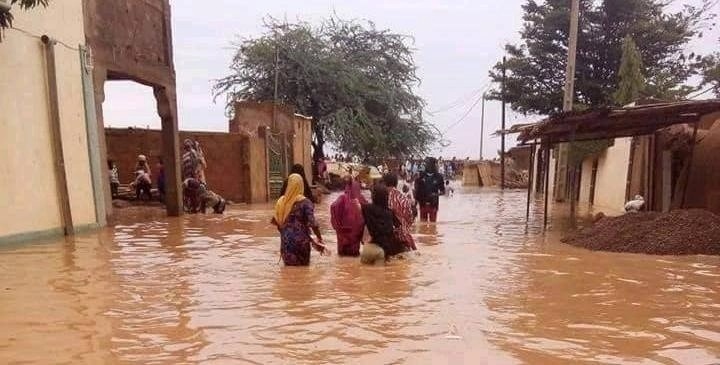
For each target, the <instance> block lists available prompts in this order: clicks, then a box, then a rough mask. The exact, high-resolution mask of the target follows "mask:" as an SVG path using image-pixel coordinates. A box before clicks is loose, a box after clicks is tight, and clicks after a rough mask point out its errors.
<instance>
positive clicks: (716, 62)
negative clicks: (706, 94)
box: [702, 52, 720, 97]
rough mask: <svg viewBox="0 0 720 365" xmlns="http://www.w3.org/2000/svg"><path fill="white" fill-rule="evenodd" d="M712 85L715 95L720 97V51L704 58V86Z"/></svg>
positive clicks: (711, 88)
mask: <svg viewBox="0 0 720 365" xmlns="http://www.w3.org/2000/svg"><path fill="white" fill-rule="evenodd" d="M707 86H710V90H711V91H712V92H713V93H714V94H715V96H717V97H720V52H716V53H714V54H712V55H709V56H707V57H705V59H704V60H703V83H702V87H707Z"/></svg>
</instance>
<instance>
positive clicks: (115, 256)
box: [0, 189, 720, 365]
mask: <svg viewBox="0 0 720 365" xmlns="http://www.w3.org/2000/svg"><path fill="white" fill-rule="evenodd" d="M461 190H462V189H461ZM327 200H329V199H327ZM327 211H328V205H327V203H324V204H321V205H320V206H318V207H317V212H318V216H319V219H320V221H321V222H322V224H323V229H324V231H325V232H326V234H325V235H326V243H328V244H329V245H331V246H332V245H334V242H335V239H334V235H333V234H332V233H331V232H330V231H329V229H330V228H329V224H328V216H327V215H328V213H327ZM540 213H541V207H540V206H538V207H535V208H533V218H532V219H531V221H530V223H529V225H526V223H525V193H524V192H522V191H513V192H505V193H502V192H500V191H497V190H479V189H478V190H465V191H460V192H459V193H458V194H456V195H455V197H453V198H446V199H443V200H442V201H441V212H440V218H439V220H440V221H439V222H438V223H437V225H434V226H421V227H417V229H416V231H417V240H418V241H419V249H420V251H419V254H417V255H410V257H408V258H407V259H405V260H399V261H394V262H391V263H389V264H388V265H386V266H384V267H366V266H361V265H360V263H359V262H358V260H357V259H345V258H338V257H335V256H333V257H321V256H319V255H318V254H317V253H313V257H312V263H311V266H310V267H308V268H285V267H283V266H282V265H281V264H280V263H279V255H278V250H279V243H278V238H277V235H276V231H275V230H274V229H273V228H272V227H271V226H270V225H269V224H267V222H268V219H269V216H270V214H271V213H270V209H269V206H253V207H249V208H248V207H235V208H234V209H232V210H230V211H229V212H227V213H226V215H225V216H222V217H218V216H186V217H183V218H180V219H166V218H158V219H152V217H135V219H139V218H143V219H146V220H145V222H143V223H128V222H121V223H120V224H118V225H116V226H114V227H108V228H106V229H104V230H102V231H101V232H98V233H94V234H89V235H84V236H80V237H76V238H75V239H74V240H72V241H57V242H44V243H35V244H24V245H12V246H5V247H1V248H0V328H1V329H2V330H0V364H26V363H28V364H30V363H37V364H78V363H85V364H103V363H107V364H115V363H118V364H194V363H203V364H235V363H238V364H245V363H247V364H463V363H464V364H693V365H699V364H718V363H720V258H718V257H699V256H691V257H655V256H644V255H629V254H611V253H597V252H589V251H585V250H582V249H578V248H573V247H569V246H566V245H563V244H561V243H560V242H559V236H560V233H559V232H551V233H549V234H547V235H543V234H542V229H541V224H542V219H541V216H540ZM333 251H335V250H333Z"/></svg>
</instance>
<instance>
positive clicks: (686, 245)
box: [562, 209, 720, 255]
mask: <svg viewBox="0 0 720 365" xmlns="http://www.w3.org/2000/svg"><path fill="white" fill-rule="evenodd" d="M562 241H563V242H565V243H567V244H570V245H573V246H578V247H584V248H587V249H590V250H596V251H612V252H632V253H646V254H653V255H720V217H719V216H717V215H715V214H713V213H711V212H709V211H706V210H702V209H688V210H674V211H672V212H669V213H656V212H643V213H631V214H625V215H623V216H620V217H606V218H602V219H600V220H599V221H597V222H596V223H595V224H594V225H593V226H591V227H588V228H585V229H582V230H580V231H578V232H576V233H574V234H572V235H570V236H568V237H566V238H564V239H563V240H562Z"/></svg>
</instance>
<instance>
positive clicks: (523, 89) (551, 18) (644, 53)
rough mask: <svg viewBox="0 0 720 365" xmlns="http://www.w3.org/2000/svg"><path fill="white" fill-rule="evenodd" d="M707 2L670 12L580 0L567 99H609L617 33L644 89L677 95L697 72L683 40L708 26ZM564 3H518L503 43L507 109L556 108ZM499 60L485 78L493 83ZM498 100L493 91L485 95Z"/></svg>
mask: <svg viewBox="0 0 720 365" xmlns="http://www.w3.org/2000/svg"><path fill="white" fill-rule="evenodd" d="M713 2H714V0H705V1H704V2H703V3H702V4H701V5H699V6H689V5H688V6H684V7H683V8H682V9H681V10H679V11H671V10H670V8H669V7H670V3H672V2H671V1H666V0H601V1H595V0H581V17H580V26H579V27H580V34H579V37H578V53H577V66H576V74H575V76H576V81H575V101H576V103H578V104H582V105H585V106H590V107H595V106H604V105H611V104H613V101H614V98H613V94H614V93H615V91H616V90H617V88H618V82H619V76H618V70H619V69H620V65H621V59H622V53H623V51H622V44H623V39H625V37H627V36H630V37H632V38H633V39H634V41H635V43H636V45H637V49H638V52H639V54H640V56H641V58H642V60H643V67H642V73H643V74H644V75H646V83H645V84H646V87H645V90H644V94H645V95H646V96H653V97H659V98H679V97H682V96H685V95H687V94H688V93H689V92H691V91H692V90H693V89H692V88H689V87H686V86H684V84H685V82H686V81H687V80H688V78H689V77H691V76H692V75H694V74H696V73H697V72H698V69H699V64H700V57H699V56H697V55H695V54H692V53H691V54H685V52H684V49H685V46H686V45H687V43H688V42H689V41H690V40H692V39H693V38H695V37H697V36H699V34H700V32H701V31H702V29H703V28H704V27H705V26H707V25H708V24H709V22H708V21H709V20H710V19H711V17H712V12H711V11H709V10H710V8H711V6H712V4H713ZM569 7H570V1H569V0H546V1H543V2H539V1H535V0H528V1H527V3H526V4H525V5H524V6H523V9H524V16H523V19H524V25H523V28H522V30H521V32H520V35H521V38H522V42H521V44H518V45H507V46H506V49H507V53H508V61H507V66H506V67H507V73H508V76H507V83H506V100H507V101H508V102H510V103H511V106H512V108H513V109H514V110H516V111H519V112H525V113H538V114H551V113H555V112H558V111H560V110H562V98H563V87H564V75H565V67H566V57H567V48H568V47H567V45H568V30H569V28H570V26H569V22H570V20H569V13H570V9H569ZM501 69H502V66H501V64H498V65H497V66H496V67H495V68H494V69H493V70H492V71H491V72H490V76H491V78H492V79H493V81H495V82H500V81H501V79H502V75H501ZM493 97H495V98H499V97H500V94H499V92H496V93H494V94H493Z"/></svg>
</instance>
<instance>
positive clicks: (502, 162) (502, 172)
mask: <svg viewBox="0 0 720 365" xmlns="http://www.w3.org/2000/svg"><path fill="white" fill-rule="evenodd" d="M505 62H506V57H503V61H502V85H501V87H502V92H501V93H502V111H501V119H502V126H501V127H500V130H501V131H502V134H501V135H500V188H501V189H505V80H506V72H507V67H505Z"/></svg>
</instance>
